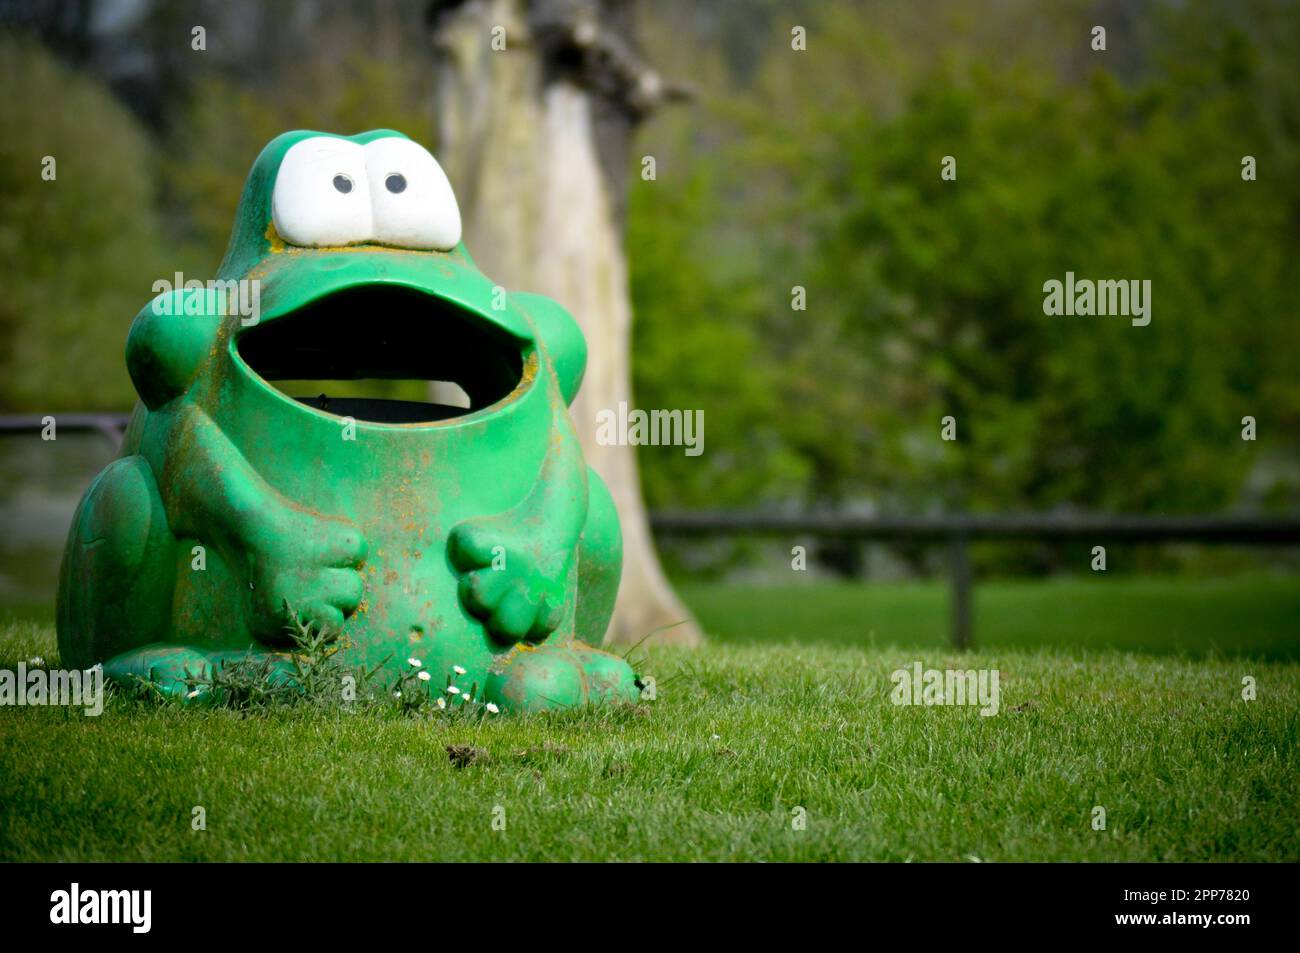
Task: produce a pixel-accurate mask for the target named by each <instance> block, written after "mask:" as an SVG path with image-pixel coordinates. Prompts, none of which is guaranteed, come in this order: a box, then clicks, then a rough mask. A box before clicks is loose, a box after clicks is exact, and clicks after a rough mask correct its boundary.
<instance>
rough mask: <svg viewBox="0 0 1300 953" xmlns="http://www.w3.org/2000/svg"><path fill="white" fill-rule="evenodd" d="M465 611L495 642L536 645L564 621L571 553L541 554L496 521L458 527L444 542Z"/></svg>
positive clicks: (471, 521) (465, 523)
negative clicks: (457, 577) (534, 643)
mask: <svg viewBox="0 0 1300 953" xmlns="http://www.w3.org/2000/svg"><path fill="white" fill-rule="evenodd" d="M448 554H449V555H450V557H451V562H452V565H453V566H454V567H455V568H456V571H457V572H458V573H459V574H460V599H461V602H462V603H463V604H464V605H465V609H466V611H468V612H469V613H470V614H471V615H473V616H475V617H476V618H478V619H481V620H482V622H483V625H484V626H485V627H486V628H487V630H488V631H489V632H490V633H492V635H494V636H495V637H496V638H497V639H498V640H500V641H502V642H507V643H509V642H519V641H522V640H524V639H527V640H528V641H530V642H538V641H541V640H542V639H544V638H546V636H548V635H550V634H551V633H552V632H554V631H555V629H556V628H557V627H558V626H559V624H560V622H561V621H562V620H563V618H564V605H565V597H566V593H567V590H568V584H569V569H570V566H571V565H572V561H573V553H572V549H570V550H569V551H567V552H563V553H558V554H549V555H548V554H545V553H544V552H542V546H541V544H535V543H531V544H530V543H523V542H520V541H519V540H518V537H517V534H515V533H511V532H509V531H507V530H504V529H503V528H501V527H499V526H498V525H497V524H496V521H495V520H481V521H480V520H469V521H466V522H464V523H460V524H458V525H457V526H456V527H455V528H454V529H453V530H452V532H451V539H450V540H449V541H448Z"/></svg>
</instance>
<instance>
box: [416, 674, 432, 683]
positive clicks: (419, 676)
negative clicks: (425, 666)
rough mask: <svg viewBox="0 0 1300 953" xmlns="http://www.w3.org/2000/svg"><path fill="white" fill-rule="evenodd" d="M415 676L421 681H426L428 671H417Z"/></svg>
mask: <svg viewBox="0 0 1300 953" xmlns="http://www.w3.org/2000/svg"><path fill="white" fill-rule="evenodd" d="M415 677H416V678H418V679H419V680H420V681H422V682H427V681H428V680H429V673H428V672H420V673H419V674H418V675H416V676H415Z"/></svg>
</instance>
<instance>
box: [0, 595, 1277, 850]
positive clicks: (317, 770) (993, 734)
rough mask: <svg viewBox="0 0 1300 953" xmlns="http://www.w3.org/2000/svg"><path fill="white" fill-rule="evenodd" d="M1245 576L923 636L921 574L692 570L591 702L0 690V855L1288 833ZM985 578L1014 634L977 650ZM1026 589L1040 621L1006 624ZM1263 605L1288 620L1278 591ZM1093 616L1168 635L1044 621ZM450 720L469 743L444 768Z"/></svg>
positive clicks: (3, 659) (1095, 845) (873, 843)
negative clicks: (1244, 646) (769, 589)
mask: <svg viewBox="0 0 1300 953" xmlns="http://www.w3.org/2000/svg"><path fill="white" fill-rule="evenodd" d="M1244 584H1245V585H1246V586H1247V588H1248V589H1249V591H1250V593H1254V596H1251V597H1249V598H1248V594H1242V593H1238V594H1236V595H1233V596H1231V597H1229V596H1228V595H1227V594H1225V595H1224V599H1223V602H1224V603H1225V605H1226V607H1224V606H1221V607H1220V608H1219V609H1217V610H1214V611H1211V610H1210V609H1208V608H1207V606H1208V605H1211V604H1214V603H1215V600H1213V599H1210V600H1208V601H1207V602H1205V603H1196V601H1195V600H1196V598H1198V594H1200V593H1204V592H1206V591H1213V590H1212V588H1208V589H1207V587H1206V586H1205V585H1204V584H1202V583H1199V582H1193V583H1183V584H1182V587H1183V594H1184V595H1185V596H1186V597H1187V598H1188V599H1190V600H1192V603H1191V606H1192V608H1179V607H1178V605H1172V604H1171V606H1170V612H1171V613H1174V614H1175V618H1185V619H1186V620H1187V621H1186V622H1185V623H1183V624H1182V625H1183V628H1179V627H1177V626H1173V624H1172V623H1171V624H1170V627H1169V628H1168V630H1167V631H1166V630H1161V632H1163V633H1164V634H1163V635H1162V634H1160V633H1155V634H1153V633H1152V632H1151V631H1149V630H1148V629H1147V628H1146V626H1147V623H1148V620H1149V619H1150V618H1152V617H1153V616H1152V614H1151V600H1146V603H1147V608H1146V609H1141V606H1142V605H1143V604H1144V600H1143V599H1141V598H1140V592H1139V590H1140V587H1135V588H1133V589H1132V590H1131V591H1130V592H1129V593H1128V595H1127V597H1125V598H1124V599H1123V600H1122V602H1123V604H1124V605H1125V607H1126V608H1125V610H1124V611H1123V612H1120V613H1117V614H1116V616H1115V619H1116V620H1117V621H1116V623H1115V624H1116V628H1115V629H1114V631H1113V632H1111V633H1110V634H1109V635H1106V634H1105V633H1103V632H1102V630H1101V628H1100V626H1101V625H1102V621H1101V617H1099V616H1097V615H1096V614H1095V613H1094V615H1093V617H1092V619H1091V620H1089V619H1087V618H1080V616H1086V613H1083V612H1072V611H1070V610H1068V609H1067V608H1065V607H1064V606H1057V605H1056V601H1057V600H1056V599H1055V598H1054V597H1053V596H1052V591H1051V590H1049V592H1048V594H1046V595H1040V594H1038V593H1037V592H1036V591H1035V585H1034V584H1020V585H1021V590H1022V592H1023V594H1024V598H1025V600H1026V603H1027V604H1026V605H1023V606H1022V605H1020V604H1019V601H1018V600H1014V599H1012V598H1011V597H1012V595H1013V594H1014V589H1013V588H1011V587H1010V584H1007V587H1006V588H1005V590H1004V591H1003V592H1002V593H1001V595H999V593H998V590H997V589H996V588H994V587H991V586H990V587H987V588H986V589H985V591H984V593H983V596H982V601H981V604H980V611H981V618H980V622H979V629H978V630H977V631H979V632H982V633H984V635H985V637H984V638H983V639H982V648H981V649H980V651H979V652H978V653H974V654H970V655H967V656H964V657H959V656H957V655H956V654H955V653H952V652H950V651H949V650H947V649H946V648H945V647H943V646H942V644H941V643H942V637H941V635H939V634H937V633H931V634H930V635H929V637H927V638H925V639H917V642H918V643H920V647H919V648H917V647H888V645H887V643H889V642H895V643H901V641H902V640H903V638H904V636H903V635H901V634H900V633H901V632H908V631H911V632H915V631H917V630H918V628H919V627H920V626H921V625H922V624H923V623H922V622H919V621H917V619H916V618H915V617H914V616H913V614H912V611H911V610H913V609H916V608H920V609H923V610H924V611H926V612H929V613H931V615H932V616H934V618H935V621H936V622H937V623H939V624H940V625H941V624H942V622H943V621H944V619H945V618H946V617H945V616H944V613H943V608H942V591H941V590H938V589H935V590H932V591H931V594H930V596H929V597H928V598H926V597H923V595H918V593H921V594H923V593H925V592H926V591H927V590H926V589H924V588H921V589H913V588H911V587H908V588H905V589H902V590H898V591H896V592H894V593H892V594H890V593H888V592H886V591H884V590H881V589H875V590H872V591H871V592H870V593H869V594H867V595H866V596H865V597H863V596H862V594H861V593H856V594H855V593H851V592H849V591H847V590H845V589H843V588H842V587H823V586H815V587H809V588H806V589H801V590H800V592H799V594H798V599H797V600H796V598H795V597H794V596H792V595H791V593H790V590H786V591H785V592H784V593H783V594H782V593H777V594H775V595H773V596H772V597H771V598H770V599H769V598H767V597H766V594H764V593H762V592H761V591H758V590H729V589H720V590H710V589H694V588H691V589H688V590H687V592H688V596H689V597H690V598H692V599H693V600H694V602H695V603H696V605H697V606H698V607H699V609H700V612H701V615H702V617H703V618H704V619H705V620H706V621H707V622H708V623H709V624H710V626H711V627H712V628H714V629H715V630H716V631H718V632H719V635H718V637H717V638H715V639H714V641H713V642H712V643H711V644H710V645H709V646H707V647H706V648H705V649H703V650H700V651H697V652H694V653H688V652H682V651H670V650H659V651H656V652H655V653H654V654H653V655H652V656H651V657H650V659H649V662H648V663H647V664H646V665H645V666H643V667H644V669H645V670H646V671H648V672H650V673H653V674H655V675H656V676H657V678H658V679H659V682H660V686H661V687H660V689H659V692H658V699H657V700H656V701H654V702H648V703H646V704H643V705H641V706H639V707H637V708H631V709H623V710H619V711H612V712H604V713H571V714H564V715H558V716H549V717H533V718H527V719H518V718H516V719H509V718H501V719H497V720H491V721H487V722H484V723H480V724H475V725H471V724H455V723H449V722H447V721H446V720H436V719H433V720H428V719H421V718H416V717H409V716H405V717H404V716H400V715H398V714H397V713H395V712H393V711H390V710H388V709H369V710H363V711H347V710H340V709H332V710H311V709H280V710H273V711H269V712H264V713H258V714H254V715H251V716H244V717H241V716H240V715H238V714H235V713H231V712H222V711H200V710H181V709H178V708H173V707H158V706H156V705H154V704H151V703H147V702H142V701H137V700H134V699H130V698H125V697H114V698H111V699H110V701H109V705H108V707H107V709H106V710H105V712H104V714H103V715H102V716H100V717H99V718H86V717H84V716H82V715H81V714H80V713H79V712H76V713H74V712H71V711H66V710H63V709H52V708H3V709H0V860H246V859H257V860H387V859H394V860H396V859H402V860H449V861H455V860H491V859H511V860H600V859H619V860H634V859H641V860H724V859H746V860H753V859H763V860H868V859H870V860H906V859H913V860H953V861H962V860H970V859H973V858H978V859H980V860H984V861H1006V860H1134V861H1137V860H1298V859H1300V846H1298V843H1297V839H1296V830H1297V829H1298V828H1300V800H1298V799H1297V798H1296V797H1295V788H1296V784H1297V781H1298V780H1300V753H1298V752H1297V740H1298V738H1300V665H1297V664H1296V663H1295V662H1292V661H1285V660H1282V659H1279V658H1273V659H1271V660H1261V659H1253V660H1247V659H1243V658H1230V657H1226V653H1227V649H1228V648H1229V647H1228V646H1227V645H1226V644H1220V643H1219V642H1218V641H1217V631H1218V621H1217V620H1220V619H1223V618H1229V617H1231V616H1232V615H1233V614H1234V610H1233V609H1232V607H1233V606H1238V605H1244V604H1252V605H1253V604H1254V603H1253V602H1252V601H1251V600H1252V598H1255V597H1257V596H1258V595H1259V592H1261V591H1262V590H1260V589H1259V588H1258V587H1259V586H1260V585H1261V583H1260V581H1259V580H1248V581H1246V583H1244ZM1052 585H1056V584H1052ZM1160 585H1161V586H1162V587H1165V586H1167V585H1173V584H1172V583H1171V584H1165V583H1161V584H1160ZM1158 591H1159V592H1160V594H1161V598H1163V597H1164V596H1165V595H1167V594H1168V592H1167V591H1166V590H1165V589H1164V588H1162V589H1160V590H1158ZM1065 594H1069V591H1068V590H1063V591H1058V592H1056V595H1057V596H1063V595H1065ZM1074 594H1075V595H1078V594H1079V593H1077V592H1075V593H1074ZM1274 595H1277V593H1274ZM1003 597H1005V600H1006V601H1005V602H1000V600H1001V599H1002V598H1003ZM1153 598H1154V597H1153ZM855 599H856V600H857V601H855ZM1285 599H1292V600H1293V597H1292V596H1290V594H1289V593H1287V594H1285ZM1084 601H1085V602H1086V600H1084ZM1103 601H1104V600H1103ZM1284 604H1285V605H1287V606H1293V601H1291V602H1285V601H1284ZM728 605H730V606H731V609H730V614H729V615H727V618H726V620H722V621H725V622H726V624H725V625H720V624H718V622H717V621H715V617H717V614H719V613H724V614H725V613H726V612H727V606H728ZM999 605H1003V606H1004V608H1005V609H1006V619H1007V622H1006V628H1007V629H1008V630H1009V631H1010V632H1011V633H1012V634H1013V635H1014V637H1013V636H1012V635H1008V634H1007V632H1006V631H1003V632H1002V635H1003V637H1004V639H1005V641H1006V642H1007V643H1008V644H1007V645H1005V646H998V647H995V646H994V645H993V644H992V643H993V642H994V641H995V640H994V638H993V634H994V632H995V631H997V630H998V629H999V628H1002V626H1000V625H999V620H998V619H997V618H996V617H995V615H994V612H995V610H996V609H997V607H998V606H999ZM1198 605H1199V606H1200V609H1201V611H1199V612H1198V611H1195V609H1196V607H1197V606H1198ZM885 606H888V610H887V611H886V609H885V608H884V607H885ZM1094 608H1095V607H1094ZM1257 608H1260V607H1258V606H1257ZM1036 611H1037V612H1038V613H1039V621H1040V622H1041V624H1042V626H1043V627H1044V628H1050V629H1051V630H1052V631H1051V632H1050V633H1045V634H1046V635H1050V636H1052V637H1051V638H1043V639H1040V640H1039V642H1040V643H1042V642H1047V643H1049V644H1048V645H1042V644H1040V645H1038V646H1034V645H1031V644H1029V640H1028V633H1031V632H1032V630H1033V620H1034V617H1035V612H1036ZM800 612H807V618H808V620H809V630H808V631H806V632H803V631H800V629H799V627H798V619H799V618H800V615H799V613H800ZM1261 612H1262V613H1263V616H1262V617H1263V618H1275V619H1277V620H1278V621H1279V623H1282V624H1285V625H1287V626H1291V627H1292V629H1289V630H1288V634H1289V632H1290V631H1292V630H1293V626H1294V621H1295V615H1294V612H1293V611H1292V612H1291V613H1290V614H1289V615H1288V614H1287V612H1285V611H1284V610H1283V609H1281V608H1278V607H1276V606H1274V607H1272V608H1269V607H1263V608H1261ZM936 613H937V615H936ZM1155 617H1158V613H1156V614H1155ZM922 618H924V617H922ZM1125 619H1130V620H1132V619H1137V620H1140V621H1139V623H1134V624H1132V625H1131V626H1130V628H1131V631H1127V632H1125V631H1123V626H1122V622H1123V620H1125ZM1193 622H1200V623H1201V626H1200V629H1199V630H1196V631H1201V633H1202V634H1201V636H1200V638H1202V639H1203V640H1205V644H1202V645H1200V646H1199V650H1198V646H1196V645H1192V644H1190V643H1187V642H1186V640H1187V639H1191V638H1192V637H1193V636H1192V635H1190V634H1188V629H1187V628H1186V627H1187V626H1191V624H1192V623H1193ZM1238 623H1239V624H1245V623H1244V622H1243V620H1240V619H1239V620H1238ZM909 626H910V628H909ZM1265 629H1266V627H1265V626H1263V625H1262V624H1258V625H1257V624H1255V623H1250V624H1247V625H1246V630H1247V631H1250V632H1253V633H1254V635H1253V636H1252V638H1255V639H1257V641H1255V642H1253V643H1251V644H1254V645H1256V646H1257V647H1260V646H1273V647H1274V648H1275V649H1276V648H1279V647H1283V648H1284V647H1285V639H1282V638H1273V639H1270V638H1268V637H1267V636H1268V633H1267V631H1265ZM873 630H874V632H875V635H874V637H871V636H870V633H871V632H872V631H873ZM1087 632H1096V633H1098V635H1097V638H1098V639H1101V640H1103V641H1104V640H1106V639H1110V640H1113V642H1114V643H1115V644H1131V643H1133V642H1135V641H1136V642H1138V643H1141V642H1142V641H1143V640H1154V642H1153V644H1154V645H1156V646H1164V647H1166V648H1168V647H1171V646H1173V645H1178V646H1180V647H1182V649H1183V650H1185V652H1186V654H1184V655H1175V654H1168V653H1166V654H1163V655H1153V654H1136V653H1125V652H1120V651H1114V650H1095V651H1080V650H1079V649H1078V648H1077V647H1075V646H1073V645H1069V644H1067V643H1068V642H1069V639H1068V638H1067V637H1066V634H1067V633H1068V634H1069V635H1070V636H1072V637H1073V636H1074V635H1076V634H1077V633H1087ZM1058 633H1059V638H1058ZM794 636H806V637H807V639H808V641H807V642H805V643H797V642H790V641H789V639H790V638H792V637H794ZM1057 643H1059V645H1060V647H1059V648H1056V647H1053V645H1054V644H1057ZM1211 645H1212V646H1214V647H1215V648H1216V649H1217V650H1216V651H1208V652H1207V651H1205V649H1206V648H1207V647H1208V646H1211ZM1268 651H1269V652H1270V654H1274V655H1277V654H1282V655H1285V654H1286V653H1285V652H1282V653H1278V652H1274V651H1273V650H1271V649H1270V650H1268ZM38 654H39V655H42V656H44V658H45V659H46V660H47V662H49V663H50V664H54V663H55V656H56V653H55V651H54V646H53V633H52V631H51V629H50V627H49V625H48V624H46V623H41V622H35V623H33V622H13V621H11V622H10V623H8V624H7V625H5V626H4V627H3V628H0V668H13V667H14V665H16V663H17V662H18V661H19V660H22V659H27V658H29V657H31V656H33V655H38ZM638 654H639V653H638ZM917 660H919V661H921V662H923V663H924V665H925V666H926V667H933V668H939V669H944V668H949V667H953V668H957V667H960V668H994V669H997V670H998V672H999V673H1000V685H1001V699H1000V702H1001V711H1000V713H999V714H998V715H996V716H994V717H987V718H986V717H981V716H980V715H979V714H978V712H977V711H976V710H975V709H974V708H956V707H920V706H918V707H904V706H896V705H894V704H891V702H890V700H889V695H890V691H891V689H892V688H893V685H892V683H891V681H890V679H889V674H890V672H891V671H893V670H894V669H896V668H900V667H906V666H908V665H910V664H911V663H912V662H913V661H917ZM1244 675H1251V676H1254V677H1255V678H1256V679H1257V683H1258V698H1257V700H1255V701H1252V702H1246V701H1243V700H1242V698H1241V679H1242V677H1243V676H1244ZM448 745H470V746H474V747H475V748H476V749H479V752H480V754H478V755H476V757H475V760H473V761H472V763H469V764H466V765H463V766H459V767H458V766H456V765H453V763H452V762H451V760H450V759H449V757H448V753H447V747H448ZM196 806H201V807H203V808H204V810H205V812H206V827H207V829H206V830H203V831H194V830H192V829H191V820H192V817H193V809H194V808H195V807H196ZM1097 806H1100V807H1104V808H1105V811H1106V829H1105V830H1104V831H1097V830H1093V827H1092V817H1093V809H1094V807H1097ZM498 808H499V809H500V810H496V809H498ZM796 808H802V809H803V811H804V812H806V827H805V829H803V830H796V829H794V825H793V823H792V821H793V819H794V817H795V816H796V814H797V813H798V812H797V811H796ZM494 817H496V818H502V817H503V818H504V821H505V830H503V831H498V830H494V829H493V819H494Z"/></svg>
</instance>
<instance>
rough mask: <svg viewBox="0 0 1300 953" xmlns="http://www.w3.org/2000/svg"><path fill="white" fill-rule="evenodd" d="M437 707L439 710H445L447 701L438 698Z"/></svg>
mask: <svg viewBox="0 0 1300 953" xmlns="http://www.w3.org/2000/svg"><path fill="white" fill-rule="evenodd" d="M438 707H439V708H446V707H447V699H445V698H439V699H438Z"/></svg>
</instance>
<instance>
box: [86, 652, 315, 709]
mask: <svg viewBox="0 0 1300 953" xmlns="http://www.w3.org/2000/svg"><path fill="white" fill-rule="evenodd" d="M263 662H264V663H266V664H265V665H264V666H263V665H262V663H263ZM240 663H248V664H253V665H257V666H258V670H259V671H261V670H262V669H263V668H264V669H265V677H266V679H267V684H268V685H270V686H272V687H280V686H286V685H292V684H293V683H294V678H293V675H292V672H293V662H292V660H291V659H290V658H288V657H287V656H283V655H278V654H268V653H260V652H202V651H200V650H198V649H196V648H192V647H191V646H188V645H164V644H162V643H154V644H152V645H145V646H141V647H140V648H138V649H132V650H131V651H129V652H123V653H122V654H121V655H115V656H113V657H112V658H111V659H109V660H108V661H107V662H105V663H104V677H105V678H107V679H108V680H109V681H111V682H114V683H116V684H118V685H122V686H125V687H128V688H137V687H139V686H141V685H142V684H144V683H147V684H148V685H149V686H151V687H152V688H153V689H154V690H155V691H157V692H159V693H160V694H162V695H163V696H165V697H167V698H178V699H180V700H181V701H183V702H185V703H186V704H203V703H206V702H210V701H212V700H213V698H212V691H211V689H212V685H213V683H214V675H215V674H216V670H217V669H219V668H220V667H222V666H229V665H233V664H240ZM217 680H219V679H217Z"/></svg>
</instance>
